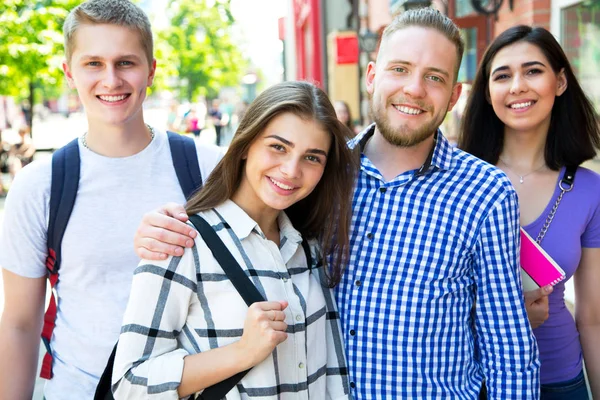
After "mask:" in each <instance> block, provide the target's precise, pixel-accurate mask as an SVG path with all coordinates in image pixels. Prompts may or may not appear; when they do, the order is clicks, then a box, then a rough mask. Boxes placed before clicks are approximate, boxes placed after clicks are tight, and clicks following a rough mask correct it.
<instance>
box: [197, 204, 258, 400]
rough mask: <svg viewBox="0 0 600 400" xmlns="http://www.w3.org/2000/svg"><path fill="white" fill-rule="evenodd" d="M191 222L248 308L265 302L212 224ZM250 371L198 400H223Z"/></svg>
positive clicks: (204, 221)
mask: <svg viewBox="0 0 600 400" xmlns="http://www.w3.org/2000/svg"><path fill="white" fill-rule="evenodd" d="M190 221H191V222H192V224H194V226H195V227H196V229H197V230H198V232H199V233H200V235H201V236H202V239H204V242H205V243H206V245H207V246H208V248H209V249H210V251H211V252H212V254H213V256H214V257H215V259H216V260H217V262H218V263H219V265H220V266H221V268H223V271H225V274H226V275H227V277H228V278H229V280H230V281H231V283H232V284H233V286H235V288H236V290H237V291H238V292H239V293H240V295H241V296H242V298H243V299H244V301H245V302H246V304H247V305H248V307H249V306H250V305H252V303H255V302H258V301H265V299H264V297H263V296H262V294H260V292H259V291H258V289H257V288H256V286H254V284H253V283H252V281H251V280H250V278H248V276H247V275H246V273H245V272H244V270H243V269H242V267H240V265H239V264H238V262H237V261H236V260H235V258H234V257H233V255H232V254H231V252H230V251H229V250H228V249H227V247H226V246H225V244H224V243H223V241H222V240H221V239H219V236H218V235H217V233H216V232H215V230H214V229H213V228H212V226H210V224H209V223H208V222H207V221H206V220H205V219H204V218H202V217H200V216H198V215H192V216H190ZM248 371H250V370H246V371H242V372H240V373H238V374H236V375H234V376H232V377H230V378H228V379H225V380H224V381H222V382H219V383H217V384H215V385H213V386H211V387H208V388H206V389H204V391H203V392H202V394H201V395H199V397H197V399H198V400H220V399H222V398H223V397H225V395H226V394H227V393H229V391H230V390H231V389H233V388H234V387H235V385H237V384H238V382H239V381H241V380H242V378H243V377H244V376H245V375H246V374H247V373H248Z"/></svg>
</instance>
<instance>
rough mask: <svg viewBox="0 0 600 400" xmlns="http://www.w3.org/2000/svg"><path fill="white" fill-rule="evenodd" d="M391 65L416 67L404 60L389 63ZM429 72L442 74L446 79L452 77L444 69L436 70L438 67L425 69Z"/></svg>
mask: <svg viewBox="0 0 600 400" xmlns="http://www.w3.org/2000/svg"><path fill="white" fill-rule="evenodd" d="M390 64H404V65H408V66H410V67H412V66H414V64H413V63H411V62H410V61H404V60H391V61H390V62H388V65H390ZM425 69H426V70H428V71H433V72H437V73H438V74H442V75H444V76H445V77H447V78H448V77H450V73H449V72H448V71H446V70H444V69H441V68H436V67H426V68H425Z"/></svg>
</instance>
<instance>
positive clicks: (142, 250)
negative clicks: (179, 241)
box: [135, 238, 184, 260]
mask: <svg viewBox="0 0 600 400" xmlns="http://www.w3.org/2000/svg"><path fill="white" fill-rule="evenodd" d="M136 244H138V245H139V246H138V247H136V249H135V252H136V254H137V255H138V256H139V257H141V258H143V259H146V260H164V259H166V258H167V257H168V256H175V257H178V256H182V255H183V252H184V249H183V247H180V246H175V245H170V244H166V243H163V242H159V241H158V240H155V239H150V238H140V239H138V240H136Z"/></svg>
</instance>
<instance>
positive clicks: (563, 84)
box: [556, 68, 567, 96]
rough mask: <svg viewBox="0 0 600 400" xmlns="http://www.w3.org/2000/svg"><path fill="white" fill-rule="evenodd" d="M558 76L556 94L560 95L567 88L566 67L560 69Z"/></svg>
mask: <svg viewBox="0 0 600 400" xmlns="http://www.w3.org/2000/svg"><path fill="white" fill-rule="evenodd" d="M556 78H557V81H556V95H557V96H560V95H562V94H563V93H564V92H565V90H567V76H566V75H565V69H564V68H563V69H561V70H560V72H559V73H558V75H557V76H556Z"/></svg>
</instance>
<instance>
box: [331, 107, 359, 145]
mask: <svg viewBox="0 0 600 400" xmlns="http://www.w3.org/2000/svg"><path fill="white" fill-rule="evenodd" d="M333 106H334V107H335V115H336V116H337V119H339V120H340V122H341V123H342V124H344V125H345V126H346V127H347V128H348V129H350V131H351V134H349V135H350V137H354V136H355V135H356V133H357V132H356V131H355V130H354V121H353V120H352V113H351V112H350V107H349V106H348V103H346V102H345V101H342V100H337V101H335V102H334V103H333Z"/></svg>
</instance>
